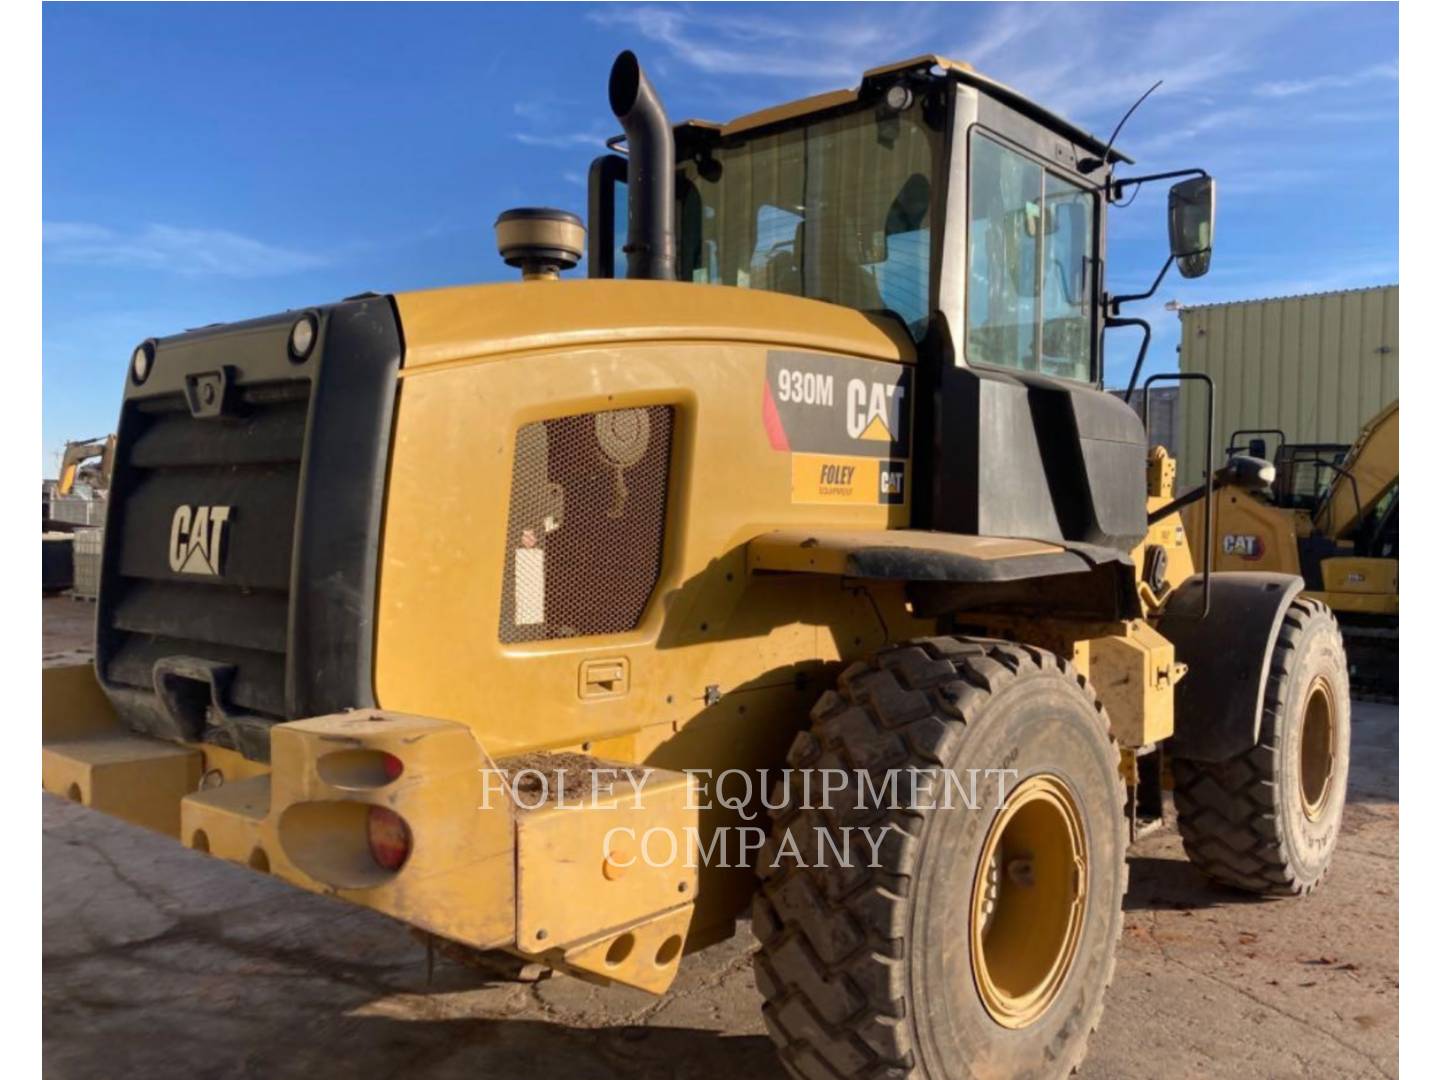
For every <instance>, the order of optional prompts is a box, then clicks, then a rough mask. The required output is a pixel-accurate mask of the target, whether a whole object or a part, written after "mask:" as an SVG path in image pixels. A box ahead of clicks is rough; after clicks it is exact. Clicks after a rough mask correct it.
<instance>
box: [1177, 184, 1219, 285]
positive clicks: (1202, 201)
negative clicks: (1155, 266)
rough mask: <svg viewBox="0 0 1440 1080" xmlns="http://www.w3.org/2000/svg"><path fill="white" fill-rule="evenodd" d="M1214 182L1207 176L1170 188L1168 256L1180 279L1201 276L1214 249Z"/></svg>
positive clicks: (1207, 267) (1208, 263)
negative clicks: (1178, 270)
mask: <svg viewBox="0 0 1440 1080" xmlns="http://www.w3.org/2000/svg"><path fill="white" fill-rule="evenodd" d="M1214 232H1215V181H1214V179H1213V178H1212V177H1209V176H1197V177H1194V178H1193V179H1190V180H1182V181H1180V183H1178V184H1176V185H1175V186H1174V187H1172V188H1171V189H1170V255H1171V256H1172V257H1173V258H1174V259H1175V265H1176V266H1177V267H1179V269H1180V276H1181V277H1187V278H1197V277H1203V276H1204V275H1205V273H1206V272H1207V271H1209V269H1210V250H1211V248H1212V247H1213V246H1214V242H1215V241H1214Z"/></svg>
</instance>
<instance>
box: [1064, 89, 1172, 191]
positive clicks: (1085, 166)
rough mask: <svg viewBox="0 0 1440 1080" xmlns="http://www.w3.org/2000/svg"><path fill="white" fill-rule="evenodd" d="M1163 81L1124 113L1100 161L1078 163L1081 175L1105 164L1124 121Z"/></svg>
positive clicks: (1088, 160)
mask: <svg viewBox="0 0 1440 1080" xmlns="http://www.w3.org/2000/svg"><path fill="white" fill-rule="evenodd" d="M1164 81H1165V80H1164V79H1157V80H1156V81H1155V85H1154V86H1152V87H1150V89H1149V90H1146V91H1145V92H1144V93H1143V94H1141V95H1140V97H1139V98H1137V99H1136V101H1135V104H1134V105H1131V106H1130V108H1129V109H1128V110H1127V111H1126V113H1125V115H1124V116H1122V117H1121V118H1120V123H1118V124H1116V125H1115V130H1114V131H1112V132H1111V133H1110V141H1109V142H1107V143H1106V144H1105V152H1104V153H1103V154H1101V155H1100V160H1098V161H1097V160H1095V159H1094V158H1088V159H1086V160H1085V161H1082V162H1081V163H1080V171H1081V172H1082V173H1085V174H1086V175H1087V176H1088V175H1089V174H1090V173H1092V172H1094V171H1095V170H1096V169H1098V168H1100V167H1101V166H1102V165H1104V164H1105V162H1106V161H1108V160H1109V159H1110V151H1111V150H1112V149H1114V147H1115V139H1116V137H1117V136H1119V134H1120V129H1121V128H1123V127H1124V126H1125V121H1127V120H1129V119H1130V117H1131V115H1132V114H1133V113H1134V112H1135V110H1136V109H1138V108H1139V107H1140V106H1141V105H1142V104H1143V103H1144V101H1145V99H1146V98H1148V97H1149V96H1150V95H1151V94H1153V93H1154V92H1155V91H1156V90H1159V89H1160V84H1161V83H1163V82H1164Z"/></svg>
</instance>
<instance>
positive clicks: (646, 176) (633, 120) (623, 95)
mask: <svg viewBox="0 0 1440 1080" xmlns="http://www.w3.org/2000/svg"><path fill="white" fill-rule="evenodd" d="M610 108H611V110H613V111H614V113H615V117H616V119H618V120H619V121H620V124H621V126H622V127H624V129H625V143H626V145H627V146H628V147H629V150H630V155H629V176H628V178H627V185H628V188H629V191H628V199H629V204H630V205H629V213H630V241H629V243H627V244H626V245H625V256H626V262H625V265H626V274H625V276H626V277H632V278H652V279H655V280H660V281H673V280H674V279H675V135H674V132H673V131H672V130H671V128H670V118H669V117H668V116H666V115H665V106H663V105H661V104H660V95H658V94H657V93H655V88H654V87H653V86H651V85H650V80H649V79H647V78H646V77H645V72H643V71H641V70H640V61H639V60H637V59H636V58H635V54H634V53H633V52H631V51H630V50H629V49H626V50H625V51H624V52H622V53H621V54H620V55H619V56H617V57H616V58H615V64H614V66H613V67H612V68H611V69H610Z"/></svg>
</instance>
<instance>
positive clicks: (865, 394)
mask: <svg viewBox="0 0 1440 1080" xmlns="http://www.w3.org/2000/svg"><path fill="white" fill-rule="evenodd" d="M913 385H914V380H913V371H912V370H911V369H910V368H909V367H906V366H904V365H902V364H892V363H886V362H884V361H875V360H856V359H852V358H850V357H844V356H819V355H816V354H815V353H797V352H781V351H778V350H776V351H772V352H771V353H770V354H769V357H768V359H767V363H766V371H765V398H764V402H763V404H762V415H763V417H764V422H765V432H766V434H767V435H768V436H769V439H770V445H771V446H772V447H773V448H774V449H776V450H783V451H788V452H789V453H790V497H791V500H792V501H793V502H797V503H844V504H850V505H869V506H875V505H887V504H900V503H905V502H907V501H908V500H909V489H908V483H907V480H906V466H907V464H908V462H909V458H910V415H911V404H910V401H911V396H912V393H911V392H912V387H913Z"/></svg>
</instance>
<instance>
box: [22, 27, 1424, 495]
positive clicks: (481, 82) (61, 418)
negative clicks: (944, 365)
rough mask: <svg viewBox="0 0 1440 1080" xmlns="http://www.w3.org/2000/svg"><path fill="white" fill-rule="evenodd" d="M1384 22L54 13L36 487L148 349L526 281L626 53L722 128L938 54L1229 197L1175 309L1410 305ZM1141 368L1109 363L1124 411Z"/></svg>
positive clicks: (1132, 249)
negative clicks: (1392, 294) (511, 224)
mask: <svg viewBox="0 0 1440 1080" xmlns="http://www.w3.org/2000/svg"><path fill="white" fill-rule="evenodd" d="M1398 18H1399V16H1398V11H1397V8H1396V7H1395V6H1394V5H1390V4H1314V5H1311V4H1271V5H1255V6H1251V5H1244V6H1242V5H1181V4H1135V5H1129V4H1116V5H1108V4H1076V5H1069V4H1057V5H1050V4H1044V5H1041V4H1035V5H1027V4H954V5H944V4H896V5H883V4H844V5H840V4H837V5H831V4H803V5H793V6H792V5H769V6H759V5H738V4H737V5H732V4H701V5H694V6H690V5H664V6H660V5H653V4H636V5H621V4H606V5H595V6H582V5H574V6H572V5H550V4H545V5H539V4H537V5H500V4H491V5H483V6H481V5H477V6H469V5H458V4H456V5H435V6H431V5H418V4H417V5H389V4H374V5H354V6H351V5H342V4H334V5H331V4H321V5H285V4H263V5H253V6H251V5H218V4H217V5H194V6H191V5H180V4H173V5H171V4H165V5H154V6H151V5H95V6H91V5H84V4H63V5H62V4H47V5H46V6H45V9H44V56H43V65H44V66H43V93H44V98H43V139H44V149H43V154H44V159H43V160H44V175H43V193H44V207H43V217H44V262H43V269H44V313H43V326H42V342H43V350H44V356H43V380H44V384H43V385H44V389H43V396H44V410H43V440H44V445H43V448H42V468H43V470H44V471H45V474H46V475H53V473H54V470H55V465H56V454H57V452H58V449H59V447H60V446H61V445H62V444H63V442H64V441H65V440H66V439H67V438H79V437H88V436H93V435H99V434H102V433H104V432H106V431H109V430H110V429H111V427H112V425H113V424H114V420H115V415H116V411H117V408H118V404H119V398H120V391H121V386H122V383H121V380H122V378H123V375H124V369H125V364H126V362H127V360H128V357H129V354H130V351H131V349H132V348H133V347H134V345H135V343H136V342H138V341H140V340H142V339H143V338H145V337H148V336H151V335H164V334H169V333H174V332H176V331H178V330H182V329H184V328H186V327H190V326H198V325H202V324H205V323H210V322H216V321H228V320H231V319H238V318H244V317H247V316H251V315H259V314H264V313H267V312H272V311H278V310H282V309H285V308H290V307H297V306H301V305H304V304H308V303H316V302H323V301H326V300H332V299H337V298H339V297H342V296H346V295H349V294H352V293H356V292H360V291H363V290H366V289H374V290H376V291H382V292H383V291H390V290H400V289H414V288H425V287H430V286H438V285H448V284H456V283H460V282H466V281H484V280H508V279H510V278H512V277H513V276H514V271H511V270H509V269H507V268H506V267H505V266H503V264H501V263H500V261H499V259H498V257H497V256H496V255H495V253H494V243H493V234H492V231H491V226H492V224H493V222H494V220H495V216H496V214H497V213H499V211H501V210H502V209H505V208H506V207H509V206H518V205H536V204H548V205H553V206H559V207H565V208H568V209H572V210H575V211H577V212H580V213H582V214H583V213H584V209H585V189H584V176H585V170H586V167H587V165H588V163H589V161H590V159H591V158H592V157H593V156H594V155H595V154H597V153H599V152H601V143H602V142H603V140H604V138H605V136H607V135H609V134H611V133H612V132H613V131H614V130H615V128H616V125H615V123H614V121H613V120H612V119H611V118H610V117H609V115H608V110H607V108H606V102H605V80H606V75H607V73H608V70H609V64H610V61H611V60H612V59H613V57H614V54H615V53H616V52H617V51H619V50H620V49H622V48H634V49H635V50H636V51H637V52H638V53H639V55H640V58H641V60H642V62H643V63H644V64H645V65H646V67H647V69H648V70H649V71H650V72H651V75H652V78H654V80H655V82H656V83H657V85H658V86H659V88H660V90H661V92H662V94H663V95H664V97H665V101H666V104H667V107H668V108H669V110H670V112H671V114H672V116H674V117H676V118H677V119H678V118H682V117H688V116H699V117H706V118H710V119H716V120H723V119H727V118H729V117H731V116H735V115H739V114H741V113H744V112H748V111H750V110H752V109H756V108H759V107H762V106H764V105H767V104H772V103H775V102H779V101H785V100H789V99H792V98H795V97H800V96H804V95H806V94H810V93H815V92H818V91H820V90H827V89H833V88H836V87H840V86H852V85H854V84H855V83H856V81H857V79H858V76H859V74H860V72H861V71H863V70H864V69H865V68H867V67H872V66H875V65H877V64H880V63H882V62H886V61H890V60H895V59H901V58H903V57H907V56H911V55H914V54H916V53H921V52H938V53H942V54H944V55H948V56H952V57H955V58H957V59H964V60H968V61H970V62H971V63H972V64H974V65H975V66H976V67H977V68H978V69H979V70H981V71H983V72H985V73H986V74H988V75H991V76H992V77H994V78H997V79H1000V80H1001V81H1003V82H1007V83H1009V84H1011V85H1012V86H1015V87H1016V88H1018V89H1020V90H1022V91H1024V92H1026V93H1027V94H1029V95H1031V96H1032V97H1034V98H1035V99H1036V100H1038V101H1040V102H1041V103H1042V104H1045V105H1047V106H1049V107H1051V108H1053V109H1055V110H1057V111H1060V112H1062V113H1064V114H1065V115H1067V116H1069V117H1070V118H1071V119H1072V120H1074V121H1076V122H1077V123H1079V124H1081V126H1083V127H1087V128H1090V129H1091V130H1093V131H1096V132H1098V133H1099V134H1101V135H1102V136H1105V135H1108V134H1109V132H1110V130H1111V128H1113V126H1114V124H1115V123H1116V121H1117V120H1118V119H1119V117H1120V115H1121V114H1123V113H1124V111H1125V109H1126V108H1128V107H1129V105H1130V104H1131V103H1132V102H1133V101H1134V99H1135V98H1136V97H1138V96H1139V95H1140V93H1142V92H1143V91H1144V90H1145V89H1146V87H1148V86H1149V85H1150V84H1151V83H1152V82H1154V81H1155V80H1156V79H1161V78H1163V79H1164V80H1165V85H1164V86H1162V87H1161V88H1160V90H1158V91H1157V92H1156V93H1155V94H1154V95H1152V96H1151V98H1150V100H1149V101H1147V102H1146V103H1145V104H1144V105H1143V106H1142V107H1141V108H1140V110H1139V111H1138V112H1137V113H1136V114H1135V116H1134V117H1133V118H1132V119H1131V120H1130V122H1129V124H1128V125H1127V127H1126V129H1125V131H1124V133H1123V134H1122V136H1121V138H1120V139H1119V141H1118V142H1119V145H1120V146H1121V147H1122V148H1123V149H1125V150H1127V151H1129V152H1130V153H1131V154H1132V155H1133V156H1134V157H1136V158H1137V159H1138V161H1139V165H1138V166H1137V169H1138V170H1140V171H1147V172H1148V171H1160V170H1163V169H1170V168H1181V167H1187V166H1193V165H1202V166H1204V167H1205V168H1207V169H1208V170H1209V171H1210V172H1211V173H1213V174H1214V175H1216V176H1217V177H1218V178H1219V191H1220V206H1219V213H1218V228H1217V246H1216V252H1215V258H1214V262H1213V264H1212V266H1213V268H1212V270H1211V272H1210V275H1209V276H1208V277H1206V278H1203V279H1200V280H1198V281H1183V280H1182V279H1180V278H1178V277H1172V278H1171V279H1169V280H1168V281H1167V282H1166V284H1165V285H1164V286H1162V288H1161V290H1160V292H1159V293H1158V294H1157V295H1156V297H1155V298H1154V300H1153V301H1152V302H1150V303H1148V304H1146V305H1137V307H1136V313H1142V314H1145V315H1147V316H1148V317H1151V318H1152V319H1153V320H1154V321H1155V323H1156V330H1157V334H1156V341H1155V343H1154V345H1153V346H1152V350H1153V351H1152V357H1153V358H1154V361H1155V362H1154V363H1153V364H1151V365H1150V367H1151V368H1152V369H1155V370H1160V369H1169V368H1171V367H1173V365H1174V360H1175V345H1176V342H1177V337H1178V320H1177V319H1176V317H1175V316H1174V315H1173V314H1171V313H1168V312H1166V311H1164V310H1163V305H1164V302H1165V301H1166V300H1170V299H1174V300H1178V301H1180V302H1181V303H1186V304H1196V303H1208V302H1213V301H1220V300H1231V299H1244V298H1249V297H1256V296H1275V295H1286V294H1292V293H1301V292H1310V291H1317V290H1324V289H1335V288H1347V287H1352V286H1363V285H1371V284H1380V283H1387V282H1393V281H1396V280H1398V278H1399V268H1398V225H1399V198H1398V181H1397V169H1398V156H1399V155H1398V138H1399V119H1398V110H1399V101H1398V82H1397V56H1398V49H1399V40H1398V32H1399V29H1398ZM1163 200H1164V188H1163V185H1161V186H1160V187H1159V188H1157V189H1156V190H1154V191H1152V192H1146V193H1142V195H1141V196H1140V198H1139V199H1137V201H1136V202H1135V204H1134V205H1132V206H1131V207H1129V208H1128V209H1126V210H1121V211H1117V212H1113V213H1112V214H1111V218H1110V279H1109V282H1110V285H1111V287H1112V288H1113V289H1116V290H1117V291H1130V290H1131V289H1132V287H1144V286H1146V285H1148V284H1149V281H1150V279H1151V277H1152V276H1153V274H1154V272H1155V270H1156V269H1158V267H1159V264H1160V262H1161V260H1162V259H1163V258H1164V251H1165V243H1166V241H1165V226H1164V220H1163V206H1164V202H1163ZM1133 342H1134V337H1133V336H1130V337H1122V336H1121V334H1120V333H1116V334H1113V335H1112V336H1111V341H1110V344H1109V346H1108V353H1109V370H1108V371H1107V382H1109V383H1110V384H1112V385H1113V384H1114V383H1116V382H1122V381H1123V379H1124V376H1125V375H1127V374H1128V368H1129V360H1130V358H1131V357H1132V356H1133Z"/></svg>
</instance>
